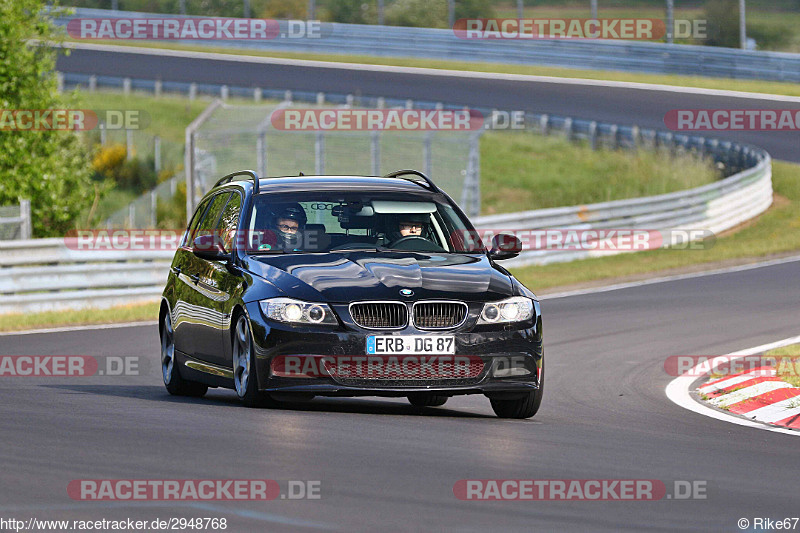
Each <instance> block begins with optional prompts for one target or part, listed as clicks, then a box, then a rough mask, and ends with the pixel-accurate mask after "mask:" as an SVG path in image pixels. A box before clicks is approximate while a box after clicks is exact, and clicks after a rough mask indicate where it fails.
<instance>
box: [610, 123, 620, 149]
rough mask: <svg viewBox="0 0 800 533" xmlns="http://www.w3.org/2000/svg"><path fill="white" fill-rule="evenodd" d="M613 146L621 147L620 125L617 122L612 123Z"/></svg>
mask: <svg viewBox="0 0 800 533" xmlns="http://www.w3.org/2000/svg"><path fill="white" fill-rule="evenodd" d="M611 147H612V148H613V149H614V150H616V149H617V148H619V126H618V125H617V124H612V125H611Z"/></svg>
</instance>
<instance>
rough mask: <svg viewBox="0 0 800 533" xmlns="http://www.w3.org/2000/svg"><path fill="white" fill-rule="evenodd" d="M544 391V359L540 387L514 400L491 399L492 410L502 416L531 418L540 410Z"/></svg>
mask: <svg viewBox="0 0 800 533" xmlns="http://www.w3.org/2000/svg"><path fill="white" fill-rule="evenodd" d="M543 393H544V361H542V374H541V378H540V381H539V388H538V389H536V390H534V391H531V392H529V393H528V394H526V395H525V396H523V397H522V398H516V399H513V400H500V399H497V400H494V399H493V400H491V401H492V410H493V411H494V414H496V415H497V416H498V417H500V418H530V417H532V416H533V415H535V414H536V412H537V411H539V406H540V405H541V404H542V394H543Z"/></svg>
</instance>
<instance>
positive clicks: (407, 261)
mask: <svg viewBox="0 0 800 533" xmlns="http://www.w3.org/2000/svg"><path fill="white" fill-rule="evenodd" d="M248 259H249V261H248V268H249V270H251V271H252V272H253V273H254V274H256V275H258V276H261V277H263V278H265V279H267V280H269V281H270V282H271V283H273V284H275V285H276V286H277V287H278V288H280V289H281V290H283V291H285V292H286V293H287V295H288V296H291V297H294V298H299V299H303V300H307V301H326V302H351V301H357V300H403V299H406V298H409V299H413V300H418V299H425V298H448V299H457V300H463V301H475V300H481V301H483V300H496V299H501V298H505V297H507V296H510V295H512V294H513V286H512V283H511V280H510V279H509V277H508V276H507V275H506V274H504V273H502V272H500V271H499V270H497V269H496V268H495V267H494V266H493V265H492V264H491V263H490V262H489V259H488V258H487V257H486V256H484V255H461V254H441V255H437V254H430V253H417V252H413V253H412V252H349V253H330V254H281V255H260V256H250V257H249V258H248ZM401 289H411V290H412V291H413V295H409V296H403V295H401V294H400V290H401Z"/></svg>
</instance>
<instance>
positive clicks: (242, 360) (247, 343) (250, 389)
mask: <svg viewBox="0 0 800 533" xmlns="http://www.w3.org/2000/svg"><path fill="white" fill-rule="evenodd" d="M233 385H234V389H236V394H237V395H238V396H239V399H240V400H241V401H242V403H243V404H244V405H246V406H247V407H272V406H274V405H276V402H275V401H274V400H272V399H271V398H270V397H269V396H268V395H267V394H264V393H262V392H259V390H258V378H257V377H256V363H255V353H254V351H253V334H252V333H251V332H250V321H249V320H247V316H246V315H245V314H244V313H242V314H240V315H239V318H238V319H237V320H236V326H235V329H234V331H233Z"/></svg>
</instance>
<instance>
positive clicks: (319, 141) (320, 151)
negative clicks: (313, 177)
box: [314, 131, 325, 176]
mask: <svg viewBox="0 0 800 533" xmlns="http://www.w3.org/2000/svg"><path fill="white" fill-rule="evenodd" d="M314 172H315V173H316V174H317V176H320V175H322V174H324V173H325V134H324V133H323V132H321V131H318V132H317V137H316V139H315V141H314Z"/></svg>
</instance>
